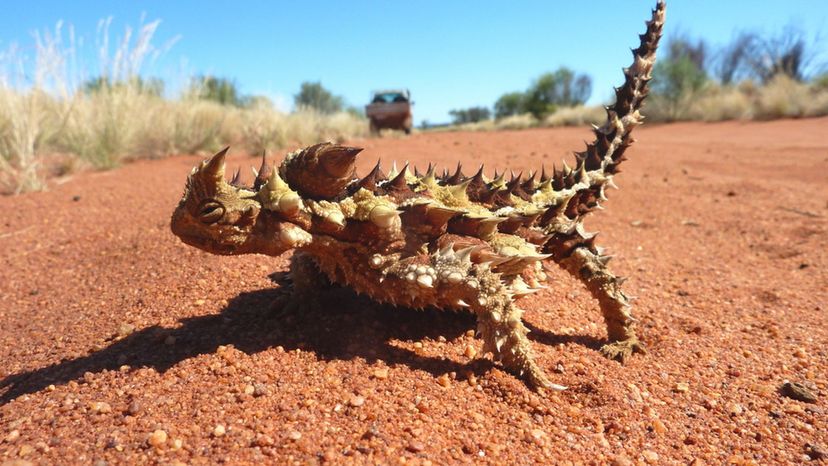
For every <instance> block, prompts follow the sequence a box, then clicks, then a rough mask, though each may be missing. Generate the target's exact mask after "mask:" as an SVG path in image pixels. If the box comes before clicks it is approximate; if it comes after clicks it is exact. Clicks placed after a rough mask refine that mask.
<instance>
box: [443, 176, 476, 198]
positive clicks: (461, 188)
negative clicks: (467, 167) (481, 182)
mask: <svg viewBox="0 0 828 466" xmlns="http://www.w3.org/2000/svg"><path fill="white" fill-rule="evenodd" d="M469 184H471V179H468V180H466V181H464V182H462V183H460V184H458V185H455V186H449V187H448V189H449V192H450V193H451V195H452V196H454V197H455V198H456V199H468V197H469V196H468V195H467V194H466V189H468V187H469Z"/></svg>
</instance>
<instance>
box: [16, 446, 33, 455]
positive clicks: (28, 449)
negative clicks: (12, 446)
mask: <svg viewBox="0 0 828 466" xmlns="http://www.w3.org/2000/svg"><path fill="white" fill-rule="evenodd" d="M34 451H35V450H34V447H33V446H31V445H29V444H25V445H22V446H21V447H20V450H19V451H18V452H17V455H18V456H21V457H23V456H26V455H30V454H32V453H33V452H34Z"/></svg>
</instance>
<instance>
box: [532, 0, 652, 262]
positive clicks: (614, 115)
mask: <svg viewBox="0 0 828 466" xmlns="http://www.w3.org/2000/svg"><path fill="white" fill-rule="evenodd" d="M665 9H666V7H665V3H664V1H663V0H659V1H658V4H657V5H656V8H655V9H654V10H653V12H652V18H651V19H650V20H649V21H647V23H646V24H647V31H646V32H645V33H644V34H641V35H640V36H639V38H640V39H641V44H640V45H639V46H638V48H637V49H634V50H633V51H632V52H633V63H632V65H631V66H630V67H629V68H625V69H624V77H625V80H624V84H623V85H622V86H621V87H619V88H616V89H615V98H616V100H615V104H614V105H612V106H610V107H606V110H607V121H606V122H605V123H604V124H603V125H602V126H600V127H598V126H595V127H593V131H594V132H595V140H594V141H593V142H592V143H590V144H587V147H586V150H584V151H583V152H577V153H576V154H575V157H576V160H577V163H576V166H575V169H571V168H569V167H567V166H566V164H564V168H563V169H562V170H558V169H555V170H554V171H553V174H552V177H551V180H550V181H551V184H552V188H553V189H554V190H555V191H559V192H567V191H569V192H571V193H572V197H571V198H569V200H568V201H566V202H563V203H559V204H557V205H554V206H552V207H550V208H549V209H548V210H547V211H546V212H545V213H544V215H543V217H542V218H541V219H540V226H541V227H542V228H543V229H544V231H545V232H546V233H547V234H549V239H548V241H547V242H546V243H545V244H544V247H543V251H544V252H546V253H551V254H552V255H553V257H555V259H556V260H562V259H564V258H566V257H569V256H570V255H571V254H572V253H573V251H575V250H576V249H577V248H579V247H586V248H587V249H589V250H590V251H592V252H593V253H596V254H599V253H600V250H599V248H596V246H595V234H594V233H587V232H586V231H585V230H584V227H583V221H584V217H585V216H586V214H588V213H589V212H591V211H592V210H594V209H597V208H601V206H600V203H601V202H603V201H605V200H606V199H607V198H606V195H605V192H604V190H605V188H606V187H607V186H609V187H615V183H614V182H613V176H614V175H615V174H617V173H618V172H619V169H618V166H619V165H620V164H621V162H623V161H624V160H625V159H626V158H625V157H624V152H625V151H626V150H627V148H628V147H630V145H632V143H633V138H632V136H631V133H632V130H633V128H635V127H636V126H638V125H640V124H641V123H642V121H643V119H644V117H643V116H642V115H641V114H640V113H639V109H640V108H641V105H642V103H643V102H644V99H645V98H646V97H647V93H648V91H649V89H648V83H649V82H650V79H651V76H650V75H651V73H652V70H653V65H654V64H655V56H656V48H657V47H658V41H659V39H660V38H661V31H662V28H663V26H664V17H665Z"/></svg>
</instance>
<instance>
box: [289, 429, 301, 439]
mask: <svg viewBox="0 0 828 466" xmlns="http://www.w3.org/2000/svg"><path fill="white" fill-rule="evenodd" d="M288 438H289V439H291V440H299V439H300V438H302V433H301V432H299V431H298V430H292V431H290V432H288Z"/></svg>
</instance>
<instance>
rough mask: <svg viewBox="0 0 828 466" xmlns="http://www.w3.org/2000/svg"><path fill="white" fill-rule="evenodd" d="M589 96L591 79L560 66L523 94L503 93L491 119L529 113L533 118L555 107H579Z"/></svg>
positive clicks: (540, 78)
mask: <svg viewBox="0 0 828 466" xmlns="http://www.w3.org/2000/svg"><path fill="white" fill-rule="evenodd" d="M591 93H592V78H590V77H589V76H587V75H585V74H579V73H576V72H575V71H573V70H571V69H569V68H567V67H560V68H558V69H557V70H556V71H554V72H551V73H544V74H542V75H540V76H539V77H538V78H537V79H535V80H534V81H533V82H532V84H531V85H530V86H529V88H528V89H527V90H526V91H525V92H510V93H508V94H504V95H502V96H500V98H499V99H497V102H495V105H494V107H495V118H504V117H507V116H513V115H521V114H524V113H531V114H532V116H534V117H535V118H536V119H542V118H543V117H544V116H546V115H549V114H551V113H554V112H555V110H556V109H557V108H558V107H573V106H576V105H583V104H584V103H585V102H586V101H587V99H589V96H590V94H591Z"/></svg>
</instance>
